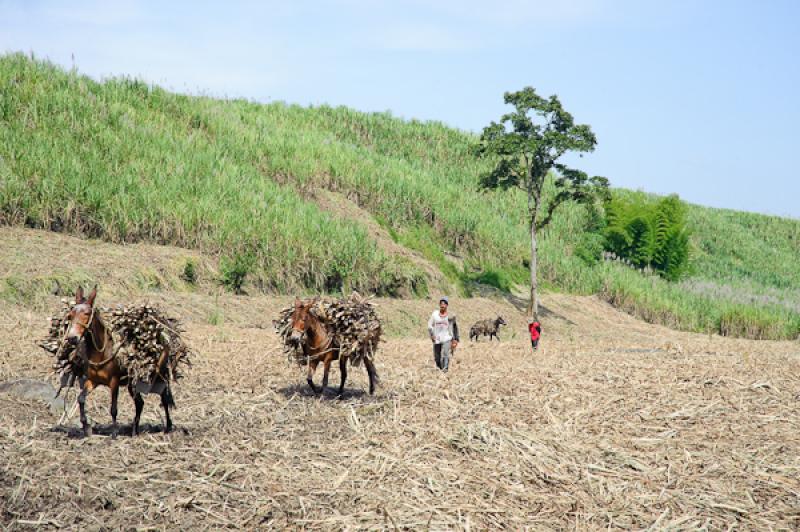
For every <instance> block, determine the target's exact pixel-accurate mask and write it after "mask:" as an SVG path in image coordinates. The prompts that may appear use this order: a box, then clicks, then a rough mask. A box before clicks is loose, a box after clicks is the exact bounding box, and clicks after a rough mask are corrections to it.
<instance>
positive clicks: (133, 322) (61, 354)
mask: <svg viewBox="0 0 800 532" xmlns="http://www.w3.org/2000/svg"><path fill="white" fill-rule="evenodd" d="M69 310H70V305H69V304H68V302H67V301H66V300H62V308H61V311H60V312H59V313H57V314H56V315H54V316H53V317H52V318H50V330H49V334H48V336H47V338H45V339H44V340H43V341H42V342H40V344H39V345H40V346H41V347H42V348H43V349H45V350H46V351H49V352H50V353H53V355H54V356H55V358H56V360H55V362H54V364H53V367H54V369H55V371H56V372H57V373H58V374H59V375H60V376H61V377H62V380H61V382H62V385H71V384H72V383H73V382H74V380H75V377H80V376H82V375H83V374H84V372H85V371H86V369H87V363H86V361H85V360H84V359H85V356H81V355H82V349H84V348H85V347H84V342H80V343H78V346H77V347H75V346H70V345H69V344H67V342H66V341H65V332H66V329H67V327H68V326H69V320H68V319H67V315H68V313H69ZM101 313H102V314H104V315H105V316H108V325H109V327H110V330H111V333H112V337H113V339H114V344H113V348H112V353H113V356H114V357H116V359H117V362H118V363H119V365H120V367H121V368H122V369H124V370H125V371H126V372H127V374H128V377H129V379H130V383H131V384H132V385H133V386H136V385H138V384H139V383H148V384H150V383H152V382H153V381H154V380H155V378H156V377H157V376H160V377H161V378H162V379H163V380H165V381H170V380H177V379H179V378H181V377H182V375H181V373H180V369H181V366H182V365H187V366H188V365H191V361H190V356H191V355H192V351H191V349H189V347H188V346H187V345H186V343H185V342H184V341H183V338H182V337H181V332H183V329H182V328H181V325H180V322H179V321H178V320H177V319H174V318H170V317H168V316H166V315H164V314H163V313H162V312H161V311H160V310H158V309H157V308H155V307H152V306H150V305H137V306H127V307H126V306H119V307H116V308H113V309H108V308H103V309H98V310H97V312H96V318H101ZM101 319H102V318H101ZM165 350H166V353H165ZM162 356H165V357H166V360H165V361H164V364H163V366H162V367H160V368H159V362H161V361H162Z"/></svg>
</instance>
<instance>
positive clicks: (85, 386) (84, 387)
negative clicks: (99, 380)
mask: <svg viewBox="0 0 800 532" xmlns="http://www.w3.org/2000/svg"><path fill="white" fill-rule="evenodd" d="M93 389H94V383H93V382H92V381H90V380H89V379H86V378H84V380H83V382H82V383H81V393H80V394H78V405H79V406H80V408H81V425H82V426H83V436H84V437H87V436H91V435H92V427H90V426H89V423H88V422H87V421H86V397H87V396H88V395H89V394H90V393H91V392H92V390H93Z"/></svg>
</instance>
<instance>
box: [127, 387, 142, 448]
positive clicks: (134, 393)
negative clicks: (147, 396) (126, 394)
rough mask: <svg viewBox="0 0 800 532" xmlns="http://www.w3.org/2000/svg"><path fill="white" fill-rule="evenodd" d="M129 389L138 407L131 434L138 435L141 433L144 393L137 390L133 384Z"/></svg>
mask: <svg viewBox="0 0 800 532" xmlns="http://www.w3.org/2000/svg"><path fill="white" fill-rule="evenodd" d="M128 391H130V393H131V397H133V406H134V407H136V413H135V414H134V416H133V425H132V426H131V436H136V435H138V434H139V420H140V419H141V417H142V409H143V408H144V399H142V394H140V393H139V392H137V391H136V389H135V388H133V387H132V386H131V387H130V388H128Z"/></svg>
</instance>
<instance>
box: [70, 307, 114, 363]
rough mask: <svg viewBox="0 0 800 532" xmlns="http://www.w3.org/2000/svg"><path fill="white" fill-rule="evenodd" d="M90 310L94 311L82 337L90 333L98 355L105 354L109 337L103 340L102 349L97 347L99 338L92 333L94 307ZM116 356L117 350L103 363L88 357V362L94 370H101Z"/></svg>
mask: <svg viewBox="0 0 800 532" xmlns="http://www.w3.org/2000/svg"><path fill="white" fill-rule="evenodd" d="M90 308H91V309H92V311H91V313H90V314H89V319H88V320H87V321H86V325H84V331H83V334H82V335H81V336H86V335H87V333H88V335H89V337H90V338H91V339H92V345H93V346H94V349H95V351H97V352H98V353H102V352H104V351H105V350H106V346H107V345H108V337H105V338H103V347H100V346H98V345H97V338H95V334H94V333H93V332H92V322H93V321H94V317H95V314H94V305H92V306H91V307H90ZM98 319H99V318H98ZM67 331H69V328H67ZM66 334H67V333H66V332H65V333H64V336H65V337H66ZM116 355H117V352H116V350H115V351H114V352H113V353H111V354H110V355H108V357H106V358H105V359H104V360H103V361H101V362H93V361H91V360H88V357H87V360H86V362H88V363H89V365H90V366H92V367H93V368H100V367H103V366H105V365H106V364H108V363H109V362H111V360H112V359H113V358H114V357H115V356H116Z"/></svg>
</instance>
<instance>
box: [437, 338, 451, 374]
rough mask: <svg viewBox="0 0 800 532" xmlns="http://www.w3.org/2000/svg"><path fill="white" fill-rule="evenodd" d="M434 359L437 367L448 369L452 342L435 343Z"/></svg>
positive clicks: (443, 369)
mask: <svg viewBox="0 0 800 532" xmlns="http://www.w3.org/2000/svg"><path fill="white" fill-rule="evenodd" d="M433 360H434V362H436V367H437V368H439V369H440V370H442V371H447V369H448V368H449V367H450V342H449V341H448V342H443V343H441V344H433Z"/></svg>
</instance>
